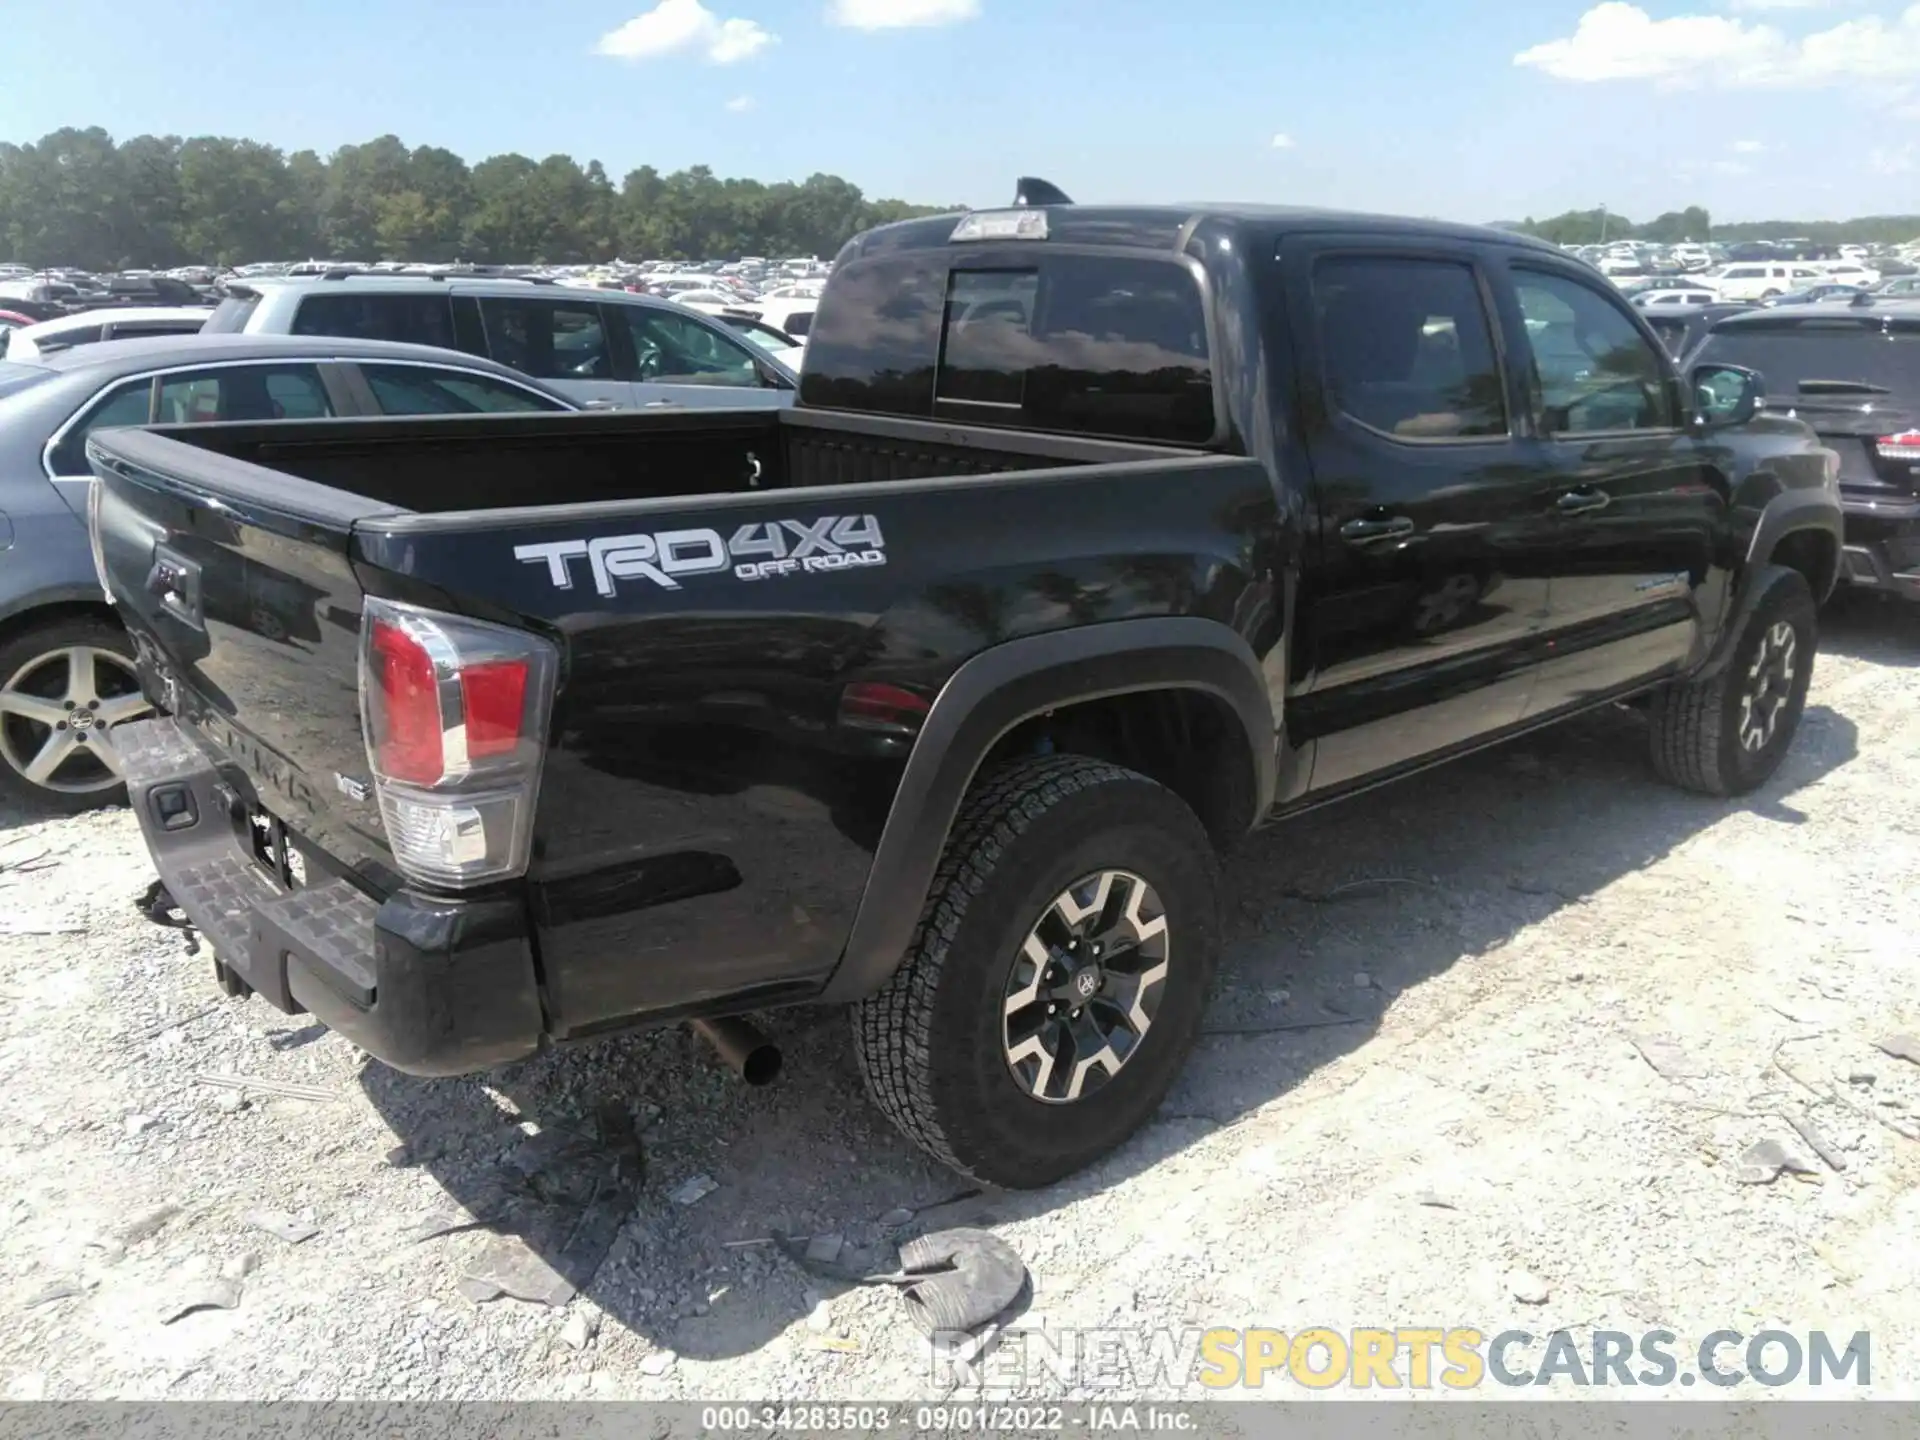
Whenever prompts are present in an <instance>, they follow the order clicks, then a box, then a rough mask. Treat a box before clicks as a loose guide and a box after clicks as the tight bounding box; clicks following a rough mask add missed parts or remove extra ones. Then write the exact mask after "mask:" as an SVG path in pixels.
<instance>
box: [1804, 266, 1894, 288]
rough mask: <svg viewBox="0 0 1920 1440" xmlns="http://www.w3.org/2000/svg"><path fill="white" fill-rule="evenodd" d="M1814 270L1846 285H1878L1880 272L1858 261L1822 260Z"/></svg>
mask: <svg viewBox="0 0 1920 1440" xmlns="http://www.w3.org/2000/svg"><path fill="white" fill-rule="evenodd" d="M1814 268H1815V269H1816V270H1818V271H1820V273H1821V274H1822V275H1824V276H1825V277H1826V278H1827V279H1828V280H1830V281H1835V282H1838V283H1840V284H1845V285H1858V286H1861V287H1863V288H1864V287H1865V286H1868V285H1878V284H1879V283H1880V279H1881V276H1880V272H1879V271H1878V270H1875V269H1873V268H1872V267H1870V266H1867V265H1862V264H1861V263H1860V262H1859V261H1857V260H1822V261H1820V262H1819V263H1818V264H1816V265H1815V266H1814Z"/></svg>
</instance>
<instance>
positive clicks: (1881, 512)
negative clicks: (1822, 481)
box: [1692, 300, 1920, 600]
mask: <svg viewBox="0 0 1920 1440" xmlns="http://www.w3.org/2000/svg"><path fill="white" fill-rule="evenodd" d="M1692 363H1694V364H1695V365H1741V366H1745V367H1747V368H1749V369H1752V370H1757V371H1758V372H1759V373H1760V374H1761V375H1763V376H1765V377H1766V382H1767V398H1766V409H1767V410H1768V411H1769V412H1770V413H1773V414H1778V415H1789V416H1793V417H1795V418H1797V419H1799V420H1802V421H1805V422H1806V423H1807V424H1809V425H1811V426H1812V427H1813V428H1814V430H1815V431H1816V432H1817V433H1818V434H1819V436H1820V438H1821V439H1822V440H1823V441H1824V442H1825V443H1826V445H1827V448H1828V449H1830V450H1832V451H1833V452H1834V453H1835V454H1836V455H1838V456H1839V457H1840V499H1841V506H1842V509H1843V510H1844V512H1845V516H1846V537H1845V548H1844V551H1843V555H1842V570H1841V574H1842V577H1843V578H1844V579H1845V580H1847V581H1849V582H1851V583H1852V584H1855V585H1862V586H1870V587H1873V588H1876V589H1881V590H1886V591H1890V592H1892V593H1895V594H1899V595H1902V596H1905V597H1906V598H1907V599H1909V600H1920V300H1888V301H1876V302H1874V303H1872V304H1870V305H1858V306H1854V305H1848V306H1838V305H1836V306H1827V305H1807V306H1793V307H1778V306H1776V307H1773V308H1770V309H1765V310H1755V311H1753V312H1751V313H1749V314H1746V315H1736V316H1733V317H1732V318H1730V319H1727V320H1722V321H1721V322H1720V323H1719V324H1717V325H1715V326H1714V327H1713V328H1712V330H1711V331H1709V332H1708V334H1707V337H1706V341H1705V343H1704V344H1702V345H1701V347H1700V349H1699V350H1698V351H1696V352H1695V354H1694V355H1693V357H1692Z"/></svg>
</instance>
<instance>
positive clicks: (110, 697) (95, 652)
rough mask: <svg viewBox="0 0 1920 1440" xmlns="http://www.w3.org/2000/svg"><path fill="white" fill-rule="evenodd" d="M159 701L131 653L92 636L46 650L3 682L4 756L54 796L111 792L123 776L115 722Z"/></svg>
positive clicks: (0, 740) (0, 742) (0, 754)
mask: <svg viewBox="0 0 1920 1440" xmlns="http://www.w3.org/2000/svg"><path fill="white" fill-rule="evenodd" d="M152 709H153V707H152V706H151V705H149V704H148V703H147V701H146V697H145V696H143V695H142V694H141V693H140V679H139V676H138V675H137V674H135V672H134V668H133V662H132V661H131V660H129V659H127V657H126V656H124V655H121V654H118V653H116V652H115V651H113V650H109V649H106V648H103V647H101V646H99V645H92V644H85V643H78V644H71V645H66V646H62V647H61V648H59V649H53V650H47V651H43V652H42V653H40V654H37V655H33V656H31V657H30V658H28V659H27V660H26V661H25V663H24V664H19V665H17V666H16V667H15V668H14V670H13V672H12V673H11V674H10V675H8V676H7V677H6V678H5V680H4V682H0V760H3V761H5V763H6V765H7V768H8V769H10V770H11V771H13V773H14V775H15V776H17V777H18V778H19V779H20V780H23V781H25V782H26V784H27V785H28V786H31V787H33V788H34V789H35V790H38V791H41V792H46V793H47V794H48V796H49V798H51V797H52V796H65V797H71V798H73V799H76V800H91V799H94V798H96V797H99V798H105V797H106V795H107V794H108V792H111V791H113V790H114V789H116V788H117V787H118V786H119V784H120V758H119V756H118V755H117V754H116V753H115V752H114V747H113V727H114V726H116V725H121V724H124V723H125V722H127V721H129V720H137V719H140V718H141V717H142V716H145V715H147V714H149V713H151V711H152Z"/></svg>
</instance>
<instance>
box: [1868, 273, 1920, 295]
mask: <svg viewBox="0 0 1920 1440" xmlns="http://www.w3.org/2000/svg"><path fill="white" fill-rule="evenodd" d="M1872 293H1873V294H1875V295H1912V296H1920V275H1899V276H1896V277H1894V278H1893V279H1891V280H1882V281H1881V282H1880V283H1879V284H1878V285H1875V286H1874V287H1873V291H1872Z"/></svg>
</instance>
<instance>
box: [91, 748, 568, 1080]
mask: <svg viewBox="0 0 1920 1440" xmlns="http://www.w3.org/2000/svg"><path fill="white" fill-rule="evenodd" d="M114 736H115V739H116V741H117V742H118V743H119V746H120V753H121V756H122V759H123V763H124V766H125V770H126V780H127V795H128V799H129V800H130V802H131V803H132V805H133V810H134V814H135V815H137V816H138V817H139V820H140V829H141V833H142V834H143V835H144V836H145V837H146V841H147V849H148V850H149V851H150V852H151V853H152V855H153V863H154V867H155V868H156V869H157V870H158V871H159V872H160V879H161V881H162V882H163V883H164V884H165V885H166V887H167V889H168V891H169V892H170V893H171V894H172V896H173V898H174V901H175V903H177V904H178V905H179V906H180V908H181V910H182V911H184V912H185V914H186V916H187V918H188V919H189V920H191V921H192V922H193V924H194V927H195V928H196V929H198V930H199V931H200V933H201V934H202V935H204V936H205V937H206V939H207V942H208V944H209V945H210V946H212V948H213V952H214V955H215V957H216V958H217V960H218V961H219V963H220V964H222V965H224V966H225V967H227V968H228V969H229V970H231V971H232V972H233V973H234V974H235V975H237V976H238V977H239V978H240V979H242V980H244V981H245V982H246V983H247V984H248V985H249V986H251V987H252V988H253V990H254V991H255V992H256V993H257V994H259V995H260V996H261V997H262V998H263V999H265V1000H267V1001H268V1002H269V1003H270V1004H272V1005H275V1006H277V1007H278V1008H279V1009H281V1010H284V1011H286V1012H287V1013H289V1014H301V1013H311V1014H312V1015H313V1016H314V1017H315V1018H316V1019H318V1020H320V1021H322V1022H324V1023H325V1024H326V1025H327V1026H328V1027H330V1028H331V1029H334V1030H338V1031H339V1032H340V1033H341V1034H342V1035H344V1036H346V1037H347V1038H348V1039H349V1040H351V1041H353V1042H354V1043H355V1044H356V1045H358V1046H360V1047H361V1048H362V1049H364V1050H366V1051H367V1052H368V1053H369V1054H371V1055H373V1056H375V1057H377V1058H378V1059H380V1060H383V1061H385V1062H386V1063H387V1064H389V1065H391V1066H393V1067H394V1068H395V1069H398V1070H404V1071H407V1072H409V1073H411V1074H415V1075H464V1074H471V1073H472V1072H474V1071H477V1070H485V1069H488V1068H490V1067H492V1066H495V1065H500V1064H504V1063H506V1062H508V1061H512V1060H519V1059H523V1058H524V1057H526V1056H528V1055H531V1054H533V1053H534V1052H535V1051H536V1050H538V1049H539V1048H540V1046H541V1043H542V1040H543V1035H544V1026H543V1023H542V1017H541V1009H540V996H539V989H538V985H537V982H536V978H535V974H534V965H533V947H532V944H531V941H530V939H529V935H528V929H527V919H526V913H525V907H524V906H523V905H522V904H520V903H519V901H518V900H515V899H484V900H438V899H432V898H429V897H425V896H418V895H414V894H411V893H409V892H407V891H401V892H399V893H398V894H396V895H394V896H393V897H391V898H390V899H388V900H386V901H385V902H380V901H376V900H374V899H373V898H372V897H371V896H369V895H367V894H365V893H364V892H362V891H360V890H358V889H356V888H355V887H354V886H352V885H350V884H348V883H347V882H346V881H344V880H337V879H336V880H324V879H321V878H319V877H316V878H315V881H314V883H313V884H311V885H307V886H303V887H300V888H296V889H293V890H287V889H284V888H283V887H282V886H281V885H280V884H279V883H278V882H277V881H276V880H274V879H273V878H272V877H271V876H269V875H268V874H267V872H266V870H265V869H264V868H263V867H262V866H261V865H259V864H258V863H256V862H255V860H254V855H253V846H252V842H251V839H250V837H249V834H248V831H247V828H246V821H245V819H244V817H243V815H242V814H241V812H240V811H239V808H238V805H239V802H238V798H237V795H236V793H235V791H234V789H233V788H232V787H231V786H229V785H228V784H227V783H226V782H224V781H223V780H222V779H221V777H220V774H219V772H218V769H217V768H216V766H215V765H214V762H213V761H212V760H211V759H210V758H209V757H208V756H207V754H206V752H204V751H203V750H201V749H200V747H199V746H197V745H196V744H194V742H193V741H192V740H191V739H190V738H189V737H188V736H187V735H186V733H185V732H183V731H182V730H181V728H180V726H179V725H178V724H177V723H176V722H175V721H174V720H172V719H169V718H165V717H162V718H160V719H155V720H143V721H140V722H139V723H137V724H133V725H127V726H123V727H121V728H120V729H118V730H116V731H115V732H114Z"/></svg>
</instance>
